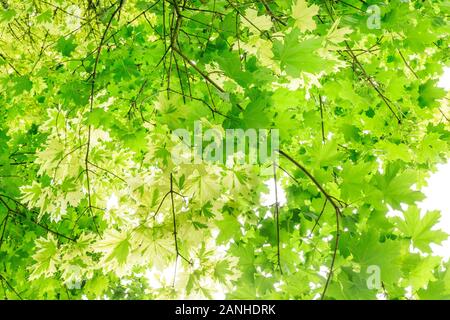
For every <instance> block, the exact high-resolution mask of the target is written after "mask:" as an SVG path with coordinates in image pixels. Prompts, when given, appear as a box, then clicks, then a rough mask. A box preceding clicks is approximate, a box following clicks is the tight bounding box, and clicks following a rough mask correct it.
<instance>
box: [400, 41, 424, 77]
mask: <svg viewBox="0 0 450 320" xmlns="http://www.w3.org/2000/svg"><path fill="white" fill-rule="evenodd" d="M397 51H398V53H399V54H400V57H402V60H403V63H404V64H405V65H406V67H407V68H408V69H409V71H411V73H412V74H413V75H414V77H416V79H419V77H418V76H417V74H416V73H415V72H414V70H413V69H412V68H411V66H410V65H409V63H408V62H407V61H406V59H405V57H404V56H403V53H402V52H401V51H400V49H398V48H397Z"/></svg>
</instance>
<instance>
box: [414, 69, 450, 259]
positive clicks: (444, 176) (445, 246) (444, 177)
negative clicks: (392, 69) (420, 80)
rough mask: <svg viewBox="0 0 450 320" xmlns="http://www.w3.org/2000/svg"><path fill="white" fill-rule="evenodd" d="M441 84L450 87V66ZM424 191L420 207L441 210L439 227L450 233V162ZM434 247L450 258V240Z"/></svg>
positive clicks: (442, 167) (439, 170) (429, 181)
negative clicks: (424, 196)
mask: <svg viewBox="0 0 450 320" xmlns="http://www.w3.org/2000/svg"><path fill="white" fill-rule="evenodd" d="M439 86H440V87H442V88H444V89H446V90H449V89H450V68H446V69H445V73H444V75H443V77H442V78H441V80H440V82H439ZM423 192H424V193H425V195H426V199H425V200H424V201H423V202H422V203H421V205H420V207H421V208H422V209H424V210H440V211H441V214H442V218H441V221H440V223H439V228H440V229H442V230H444V231H446V232H447V233H448V234H450V162H448V163H446V164H442V165H439V166H438V170H437V172H436V173H434V174H433V175H431V177H430V178H429V180H428V186H427V187H425V188H424V189H423ZM433 249H434V250H433V251H434V253H436V254H438V255H440V256H443V257H445V258H446V259H448V258H450V240H447V241H445V242H443V243H442V245H441V246H434V247H433Z"/></svg>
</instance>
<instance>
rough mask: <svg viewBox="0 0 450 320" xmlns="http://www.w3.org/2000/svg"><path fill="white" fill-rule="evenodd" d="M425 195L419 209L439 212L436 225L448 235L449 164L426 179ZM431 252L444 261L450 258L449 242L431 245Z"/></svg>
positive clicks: (449, 212)
mask: <svg viewBox="0 0 450 320" xmlns="http://www.w3.org/2000/svg"><path fill="white" fill-rule="evenodd" d="M422 192H423V193H425V196H426V198H425V200H423V201H422V202H421V203H420V204H419V207H420V208H421V209H422V210H423V211H430V210H439V211H441V220H440V222H439V224H438V225H437V228H438V229H442V230H444V231H445V232H447V233H448V234H450V162H449V163H446V164H441V165H438V170H437V172H436V173H434V174H432V175H431V176H430V178H429V179H428V186H426V187H425V188H423V189H422ZM431 247H432V248H433V252H434V253H435V254H437V255H439V256H442V257H444V258H445V259H446V260H447V259H449V258H450V240H447V241H444V242H443V243H442V244H441V245H439V246H438V245H434V244H432V245H431Z"/></svg>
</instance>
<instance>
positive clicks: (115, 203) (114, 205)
mask: <svg viewBox="0 0 450 320" xmlns="http://www.w3.org/2000/svg"><path fill="white" fill-rule="evenodd" d="M118 208H119V199H118V198H117V196H116V195H115V194H114V193H113V194H111V196H110V197H109V198H108V200H106V211H110V210H111V209H118Z"/></svg>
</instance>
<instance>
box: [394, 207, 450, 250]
mask: <svg viewBox="0 0 450 320" xmlns="http://www.w3.org/2000/svg"><path fill="white" fill-rule="evenodd" d="M403 217H404V219H401V218H395V219H394V220H395V222H396V226H397V228H398V229H399V230H400V231H401V232H402V233H403V234H404V235H405V236H407V237H410V238H411V239H412V241H413V245H414V246H415V247H416V248H418V249H420V250H422V251H423V252H431V247H430V244H431V243H435V244H440V243H441V242H442V241H444V240H446V239H447V238H448V234H447V233H445V232H443V231H441V230H433V229H434V226H435V225H436V223H438V221H439V219H440V217H441V215H440V213H439V211H430V212H427V213H426V214H425V215H424V216H423V217H421V215H420V210H419V209H418V208H417V207H409V208H408V210H407V211H405V212H403Z"/></svg>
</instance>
